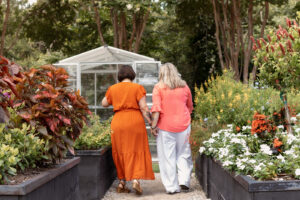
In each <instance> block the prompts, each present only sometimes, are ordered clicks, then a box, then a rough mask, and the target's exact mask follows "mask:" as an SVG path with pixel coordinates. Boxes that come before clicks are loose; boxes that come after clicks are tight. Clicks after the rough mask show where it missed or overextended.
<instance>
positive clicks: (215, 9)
mask: <svg viewBox="0 0 300 200" xmlns="http://www.w3.org/2000/svg"><path fill="white" fill-rule="evenodd" d="M211 2H212V4H213V9H214V19H215V25H216V33H215V37H216V40H217V45H218V55H219V59H220V63H221V67H222V69H225V65H224V60H223V53H222V47H221V42H220V31H219V20H218V16H217V6H216V0H211ZM225 48H226V47H225Z"/></svg>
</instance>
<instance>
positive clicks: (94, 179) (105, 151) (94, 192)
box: [75, 147, 116, 200]
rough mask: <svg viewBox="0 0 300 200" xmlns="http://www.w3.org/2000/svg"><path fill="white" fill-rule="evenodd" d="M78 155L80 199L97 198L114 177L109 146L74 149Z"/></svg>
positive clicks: (114, 172)
mask: <svg viewBox="0 0 300 200" xmlns="http://www.w3.org/2000/svg"><path fill="white" fill-rule="evenodd" d="M75 156H76V157H80V160H81V161H80V164H79V167H78V168H79V190H80V194H81V198H82V200H96V199H97V200H99V199H100V198H102V197H103V196H104V195H105V193H106V191H107V190H108V189H109V187H110V186H111V184H112V183H113V181H114V180H115V178H116V168H115V165H114V162H113V158H112V152H111V147H104V148H101V149H99V150H76V151H75Z"/></svg>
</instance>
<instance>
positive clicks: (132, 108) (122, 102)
mask: <svg viewBox="0 0 300 200" xmlns="http://www.w3.org/2000/svg"><path fill="white" fill-rule="evenodd" d="M145 95H146V91H145V89H144V87H143V86H141V85H139V84H136V83H132V82H120V83H117V84H115V85H112V86H111V87H109V88H108V90H107V92H106V94H105V96H106V98H107V101H108V103H109V104H111V105H112V106H113V108H114V113H115V114H114V116H113V119H112V122H111V142H112V156H113V160H114V163H115V165H116V168H117V174H118V178H119V179H125V180H126V181H129V180H133V179H145V180H153V179H154V173H153V170H152V159H151V154H150V150H149V144H148V136H147V131H146V125H145V121H144V118H143V115H142V113H141V111H140V107H139V100H140V99H141V98H142V97H143V96H145Z"/></svg>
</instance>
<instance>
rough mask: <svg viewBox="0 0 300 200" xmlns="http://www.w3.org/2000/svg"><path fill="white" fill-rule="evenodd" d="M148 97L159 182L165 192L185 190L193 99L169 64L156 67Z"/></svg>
mask: <svg viewBox="0 0 300 200" xmlns="http://www.w3.org/2000/svg"><path fill="white" fill-rule="evenodd" d="M152 101H153V106H152V109H151V111H152V118H153V121H152V125H151V133H152V134H153V135H155V136H156V142H157V153H158V159H159V169H160V175H161V179H162V182H163V184H164V186H165V189H166V191H167V193H168V194H175V193H177V192H180V191H184V192H187V191H188V190H189V187H190V177H191V173H192V169H193V161H192V155H191V148H190V144H189V135H190V132H191V125H190V124H191V116H190V114H191V113H192V110H193V102H192V95H191V91H190V89H189V87H188V86H187V84H186V82H185V81H184V80H182V79H181V78H180V75H179V74H178V71H177V69H176V67H175V66H174V65H173V64H171V63H166V64H164V65H162V66H161V67H160V72H159V82H158V84H156V85H155V87H154V89H153V94H152ZM176 166H177V169H178V176H177V172H176Z"/></svg>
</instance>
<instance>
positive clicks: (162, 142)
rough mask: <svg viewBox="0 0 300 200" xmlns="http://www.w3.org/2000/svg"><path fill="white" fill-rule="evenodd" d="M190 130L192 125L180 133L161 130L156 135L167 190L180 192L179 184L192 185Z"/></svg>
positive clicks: (161, 172)
mask: <svg viewBox="0 0 300 200" xmlns="http://www.w3.org/2000/svg"><path fill="white" fill-rule="evenodd" d="M190 132H191V125H190V126H189V127H188V128H187V129H186V130H184V131H183V132H180V133H171V132H168V131H163V130H159V132H158V136H157V137H156V143H157V154H158V161H159V170H160V176H161V180H162V182H163V184H164V186H165V189H166V191H167V192H175V191H176V192H180V187H179V185H185V186H187V187H190V178H191V173H192V170H193V161H192V154H191V147H190V143H189V136H190ZM176 166H177V170H176ZM176 171H178V176H177V172H176Z"/></svg>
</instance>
